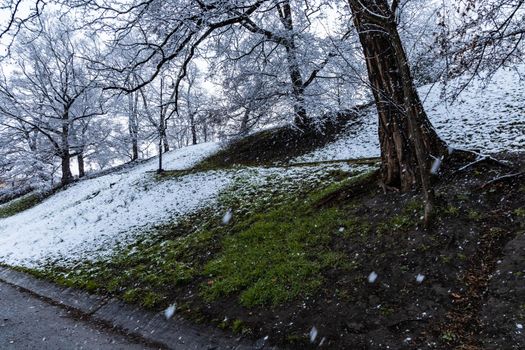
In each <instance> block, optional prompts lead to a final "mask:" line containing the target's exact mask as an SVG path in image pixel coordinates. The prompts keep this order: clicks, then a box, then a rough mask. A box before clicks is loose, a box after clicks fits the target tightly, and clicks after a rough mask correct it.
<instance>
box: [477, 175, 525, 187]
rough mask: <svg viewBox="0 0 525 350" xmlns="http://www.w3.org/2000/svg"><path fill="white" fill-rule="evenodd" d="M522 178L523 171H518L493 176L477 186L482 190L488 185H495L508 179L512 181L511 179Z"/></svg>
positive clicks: (523, 176)
mask: <svg viewBox="0 0 525 350" xmlns="http://www.w3.org/2000/svg"><path fill="white" fill-rule="evenodd" d="M522 178H525V171H522V172H520V173H515V174H507V175H503V176H500V177H497V178H495V179H493V180H490V181H489V182H487V183H484V184H483V185H481V186H480V187H479V189H480V190H483V189H485V188H487V187H489V186H492V185H495V184H499V183H503V182H508V181H512V180H516V179H522Z"/></svg>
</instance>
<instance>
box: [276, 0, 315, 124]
mask: <svg viewBox="0 0 525 350" xmlns="http://www.w3.org/2000/svg"><path fill="white" fill-rule="evenodd" d="M277 8H278V10H279V17H280V18H281V23H282V24H283V26H284V28H285V29H286V31H287V32H288V38H287V39H288V40H287V42H286V44H285V47H286V59H287V62H288V74H289V75H290V80H291V81H292V96H293V99H294V106H293V108H294V114H295V116H294V123H295V125H296V126H298V127H299V128H300V129H307V128H309V127H310V121H309V119H308V114H307V112H306V107H305V101H304V80H303V77H302V75H301V70H300V68H299V63H298V62H297V55H296V52H297V47H296V44H295V38H294V35H295V34H294V26H293V18H292V9H291V7H290V2H289V1H288V0H286V1H283V2H282V3H281V5H280V6H278V7H277Z"/></svg>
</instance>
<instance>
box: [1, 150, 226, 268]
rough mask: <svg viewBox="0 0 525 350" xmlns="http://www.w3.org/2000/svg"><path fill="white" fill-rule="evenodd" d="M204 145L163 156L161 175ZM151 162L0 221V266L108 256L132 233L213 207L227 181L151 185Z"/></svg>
mask: <svg viewBox="0 0 525 350" xmlns="http://www.w3.org/2000/svg"><path fill="white" fill-rule="evenodd" d="M217 149H218V145H217V144H215V143H206V144H201V145H197V146H192V147H186V148H182V149H179V150H176V151H173V152H170V153H167V154H166V155H165V169H177V170H182V169H187V168H190V167H191V166H193V165H194V164H195V163H196V162H198V161H199V160H201V159H202V158H204V157H205V156H207V155H209V154H210V153H212V152H215V151H216V150H217ZM156 166H157V160H156V159H152V160H150V161H148V162H145V163H143V164H140V165H138V166H136V167H134V168H130V169H126V170H123V171H120V172H117V173H113V174H109V175H105V176H101V177H97V178H94V179H89V180H85V181H80V182H78V183H76V184H74V185H72V186H71V187H69V188H68V189H66V190H64V191H61V192H58V193H57V194H56V195H54V196H52V197H50V198H48V199H47V200H45V201H44V202H43V203H41V204H39V205H37V206H35V207H33V208H31V209H29V210H26V211H24V212H22V213H19V214H17V215H14V216H12V217H9V218H6V219H0V262H4V263H7V264H16V265H26V266H31V265H33V264H35V263H37V262H42V261H44V260H46V259H48V258H49V259H56V258H59V257H61V256H64V257H68V256H78V257H80V255H82V254H86V255H89V254H92V253H93V252H94V251H96V250H99V249H100V248H101V247H106V248H107V249H104V250H103V251H104V253H110V252H111V247H112V246H114V245H115V243H116V242H118V241H120V242H122V241H125V240H126V239H127V238H128V237H130V236H132V235H133V233H134V232H135V231H136V229H138V228H142V229H143V228H144V227H147V226H151V225H154V224H157V223H160V222H163V221H166V220H170V219H173V218H176V217H177V216H178V215H183V214H186V213H189V212H191V211H193V210H195V209H197V208H199V207H200V206H203V205H205V204H206V203H209V202H210V201H213V199H214V198H216V196H217V194H218V193H219V192H220V191H221V190H222V189H224V188H225V187H226V186H227V185H228V184H229V182H230V179H229V178H228V177H226V176H223V174H222V173H221V172H207V173H200V174H191V175H187V176H184V177H181V178H175V179H171V180H165V181H157V180H155V179H154V173H153V172H149V171H154V170H155V169H156Z"/></svg>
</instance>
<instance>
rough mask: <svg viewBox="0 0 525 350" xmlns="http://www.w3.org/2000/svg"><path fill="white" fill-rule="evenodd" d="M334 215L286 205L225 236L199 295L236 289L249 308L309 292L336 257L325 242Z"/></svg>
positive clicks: (212, 296) (207, 268) (210, 296)
mask: <svg viewBox="0 0 525 350" xmlns="http://www.w3.org/2000/svg"><path fill="white" fill-rule="evenodd" d="M337 216H338V214H337V212H336V211H335V210H324V211H321V212H320V213H317V214H311V215H310V216H297V215H296V212H295V211H293V210H291V208H288V207H284V208H281V209H280V210H275V211H273V212H270V213H268V214H266V215H261V216H260V217H259V219H258V220H257V221H256V222H254V223H253V224H252V225H250V226H249V227H248V228H247V229H245V230H242V231H241V232H239V233H238V234H235V235H231V236H228V237H226V238H225V239H224V240H223V242H222V252H221V254H220V255H219V256H218V257H217V258H215V259H213V260H212V261H210V262H209V263H207V264H206V266H205V268H204V274H205V275H206V276H210V281H209V282H208V283H206V284H204V285H203V289H202V293H203V296H204V297H205V298H206V299H208V300H214V299H217V298H219V297H221V296H224V295H229V294H232V293H239V295H240V296H239V300H240V303H241V304H242V305H244V306H247V307H250V306H255V305H265V304H266V305H268V304H269V305H277V304H279V303H282V302H286V301H289V300H292V299H294V298H296V297H298V296H300V295H303V296H304V295H308V294H311V293H312V292H313V291H315V290H316V289H317V288H318V287H319V286H320V285H321V284H322V281H323V278H322V275H321V270H322V269H323V268H325V267H328V266H330V264H333V262H334V261H335V258H334V255H333V253H332V252H330V251H329V249H328V247H327V244H328V243H329V242H330V233H331V232H333V230H334V229H335V227H337V224H336V222H337V220H336V218H337ZM327 254H328V255H327Z"/></svg>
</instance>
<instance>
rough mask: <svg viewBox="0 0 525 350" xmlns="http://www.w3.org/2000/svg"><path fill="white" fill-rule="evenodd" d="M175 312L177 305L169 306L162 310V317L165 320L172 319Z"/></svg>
mask: <svg viewBox="0 0 525 350" xmlns="http://www.w3.org/2000/svg"><path fill="white" fill-rule="evenodd" d="M176 310H177V304H171V305H170V306H168V307H167V308H166V310H164V317H166V319H167V320H169V319H170V318H172V317H173V315H174V314H175V311H176Z"/></svg>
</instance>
